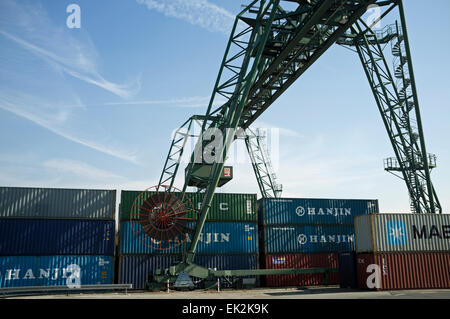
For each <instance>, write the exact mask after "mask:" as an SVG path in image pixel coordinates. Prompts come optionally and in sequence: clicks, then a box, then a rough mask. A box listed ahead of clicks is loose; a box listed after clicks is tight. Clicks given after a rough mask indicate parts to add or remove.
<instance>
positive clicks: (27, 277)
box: [0, 256, 114, 288]
mask: <svg viewBox="0 0 450 319" xmlns="http://www.w3.org/2000/svg"><path fill="white" fill-rule="evenodd" d="M71 265H72V266H71ZM77 267H79V275H80V277H79V279H80V281H79V284H80V285H98V284H112V283H113V274H114V263H113V257H111V256H40V257H36V256H11V257H3V256H2V257H0V288H5V287H27V286H67V285H68V284H74V283H76V280H74V276H77V274H76V273H77V272H76V270H77V269H78V268H77Z"/></svg>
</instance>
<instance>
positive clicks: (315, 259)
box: [263, 253, 339, 287]
mask: <svg viewBox="0 0 450 319" xmlns="http://www.w3.org/2000/svg"><path fill="white" fill-rule="evenodd" d="M264 262H265V265H264V268H266V269H286V268H336V269H337V268H338V254H337V253H325V254H276V255H266V256H265V259H264ZM264 277H265V278H264V280H265V286H266V287H289V286H321V285H323V278H324V275H323V274H297V275H270V276H264ZM263 283H264V281H263ZM328 284H329V285H337V284H339V273H337V272H333V273H330V274H329V276H328Z"/></svg>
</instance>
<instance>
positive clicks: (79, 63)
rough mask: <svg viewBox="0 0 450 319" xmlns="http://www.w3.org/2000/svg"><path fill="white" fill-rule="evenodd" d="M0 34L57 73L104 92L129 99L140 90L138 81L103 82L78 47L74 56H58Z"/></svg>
mask: <svg viewBox="0 0 450 319" xmlns="http://www.w3.org/2000/svg"><path fill="white" fill-rule="evenodd" d="M0 34H1V35H3V36H5V37H6V38H8V39H9V40H11V41H14V42H15V43H17V44H19V45H20V46H21V47H22V48H24V49H26V50H28V51H30V52H32V53H34V54H36V55H37V56H39V57H41V58H42V59H44V60H45V61H46V62H47V63H49V64H51V65H52V66H53V67H54V68H56V69H57V70H59V71H62V72H65V73H66V74H69V75H71V76H73V77H75V78H77V79H79V80H82V81H85V82H87V83H90V84H93V85H96V86H98V87H100V88H102V89H104V90H106V91H109V92H111V93H113V94H115V95H118V96H120V97H122V98H130V97H132V96H133V95H135V94H136V93H137V92H138V91H139V89H140V80H139V78H137V79H136V81H135V83H133V84H126V85H119V84H116V83H113V82H110V81H107V80H105V79H104V78H103V77H102V76H101V75H100V74H99V73H98V71H97V67H96V65H95V63H94V62H93V61H91V60H89V58H88V57H87V56H86V55H85V54H83V52H82V51H80V47H79V46H75V47H74V49H75V50H74V51H78V53H77V54H76V55H72V56H60V55H58V54H57V53H55V52H52V51H49V50H46V49H44V48H42V47H40V46H37V45H34V44H32V43H30V42H27V41H25V40H24V39H21V38H19V37H17V36H15V35H13V34H10V33H8V32H6V31H4V30H0ZM51 46H64V43H59V44H58V43H54V44H51Z"/></svg>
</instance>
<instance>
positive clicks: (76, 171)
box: [43, 159, 123, 181]
mask: <svg viewBox="0 0 450 319" xmlns="http://www.w3.org/2000/svg"><path fill="white" fill-rule="evenodd" d="M43 166H44V167H46V168H48V169H51V170H52V171H57V172H58V173H62V174H68V175H69V176H70V175H75V176H77V177H82V178H85V179H89V180H106V181H107V180H111V179H114V180H115V179H123V177H122V176H119V175H117V174H114V173H112V172H108V171H105V170H102V169H99V168H96V167H94V166H92V165H89V164H86V163H84V162H80V161H75V160H70V159H51V160H48V161H45V162H44V163H43Z"/></svg>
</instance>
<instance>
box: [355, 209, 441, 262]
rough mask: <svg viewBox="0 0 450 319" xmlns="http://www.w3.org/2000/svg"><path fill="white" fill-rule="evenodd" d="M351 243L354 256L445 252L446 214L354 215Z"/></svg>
mask: <svg viewBox="0 0 450 319" xmlns="http://www.w3.org/2000/svg"><path fill="white" fill-rule="evenodd" d="M355 244H356V252H358V253H366V252H373V253H387V252H449V251H450V215H448V214H443V215H434V214H371V215H365V216H357V217H355Z"/></svg>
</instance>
